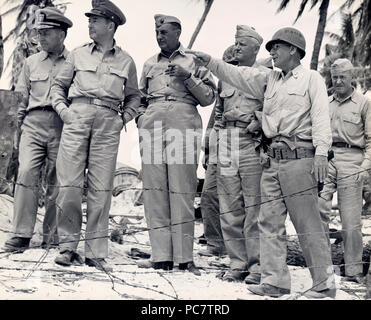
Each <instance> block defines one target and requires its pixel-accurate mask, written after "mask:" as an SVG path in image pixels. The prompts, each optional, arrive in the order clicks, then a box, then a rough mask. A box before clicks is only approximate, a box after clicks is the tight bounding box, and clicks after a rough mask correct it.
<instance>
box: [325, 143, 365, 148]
mask: <svg viewBox="0 0 371 320" xmlns="http://www.w3.org/2000/svg"><path fill="white" fill-rule="evenodd" d="M332 146H333V147H337V148H357V149H362V148H361V147H358V146H352V145H350V144H348V143H346V142H333V143H332Z"/></svg>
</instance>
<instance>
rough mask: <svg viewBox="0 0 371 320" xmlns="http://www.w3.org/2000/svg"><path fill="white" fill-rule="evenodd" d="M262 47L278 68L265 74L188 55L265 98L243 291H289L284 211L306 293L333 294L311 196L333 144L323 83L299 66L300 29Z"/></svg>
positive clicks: (312, 295) (324, 240)
mask: <svg viewBox="0 0 371 320" xmlns="http://www.w3.org/2000/svg"><path fill="white" fill-rule="evenodd" d="M266 49H267V50H268V51H269V52H270V54H271V56H272V58H273V62H274V65H275V66H276V67H278V68H280V69H281V70H282V71H276V70H274V71H271V72H270V73H268V75H267V74H266V72H262V71H261V70H259V69H258V68H254V67H238V68H237V67H234V66H231V65H228V64H226V63H224V62H222V61H220V60H217V59H212V58H211V57H210V56H209V55H207V54H204V53H200V52H194V55H195V59H196V61H197V62H198V63H199V64H201V65H205V66H206V67H207V68H208V69H209V70H210V71H212V72H213V73H214V74H215V75H216V76H217V77H218V78H219V79H220V80H222V81H225V82H228V83H230V84H231V85H233V86H235V87H236V88H238V89H240V90H242V91H244V92H245V93H248V94H250V95H251V96H253V97H255V98H257V99H263V97H264V108H263V114H262V128H263V133H264V135H265V137H266V138H267V142H266V146H265V150H266V154H265V155H264V156H263V158H262V160H264V161H265V163H264V169H263V174H262V179H261V196H262V200H261V207H260V213H259V218H258V220H259V233H260V265H261V284H260V285H249V286H248V289H249V290H250V291H251V292H253V293H255V294H258V295H268V296H271V297H280V296H282V295H284V294H288V293H290V287H291V283H290V273H289V270H288V268H287V264H286V255H287V247H286V246H287V244H286V237H285V235H286V229H285V220H286V216H287V212H289V214H290V218H291V220H292V222H293V224H294V226H295V229H296V232H297V234H298V237H299V241H300V244H301V248H302V250H303V254H304V257H305V260H306V263H307V266H308V268H309V271H310V273H311V276H312V279H313V286H312V288H311V290H308V291H307V292H306V293H305V295H306V296H307V297H308V298H324V297H334V296H335V295H336V289H335V287H334V273H333V267H332V261H331V254H330V248H329V245H328V242H327V238H326V235H325V232H324V227H323V224H322V222H321V217H320V214H319V208H318V194H317V183H318V182H323V181H324V179H325V178H326V176H327V170H328V161H327V155H328V150H329V148H330V146H331V142H332V139H331V128H330V117H329V108H328V97H327V90H326V86H325V83H324V80H323V79H322V77H321V76H320V74H319V73H318V72H316V71H313V70H310V71H309V70H306V69H304V67H303V66H302V65H301V63H300V60H301V59H302V58H303V57H304V55H305V39H304V36H303V35H302V33H301V32H300V31H299V30H297V29H295V28H291V27H286V28H282V29H280V30H278V31H277V32H276V33H275V34H274V35H273V38H272V40H271V41H269V42H268V43H267V44H266ZM190 53H191V52H190Z"/></svg>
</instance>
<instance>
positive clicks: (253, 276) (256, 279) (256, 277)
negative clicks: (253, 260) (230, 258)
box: [245, 273, 261, 284]
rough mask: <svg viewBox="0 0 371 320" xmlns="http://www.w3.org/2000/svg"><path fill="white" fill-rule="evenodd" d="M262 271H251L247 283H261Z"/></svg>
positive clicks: (246, 279)
mask: <svg viewBox="0 0 371 320" xmlns="http://www.w3.org/2000/svg"><path fill="white" fill-rule="evenodd" d="M260 278H261V276H260V273H249V275H248V276H247V277H246V278H245V283H246V284H260Z"/></svg>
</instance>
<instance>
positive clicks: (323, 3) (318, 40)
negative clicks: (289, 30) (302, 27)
mask: <svg viewBox="0 0 371 320" xmlns="http://www.w3.org/2000/svg"><path fill="white" fill-rule="evenodd" d="M280 1H281V4H280V6H279V8H278V9H277V12H281V11H282V10H284V9H285V8H286V7H287V5H288V4H289V2H290V0H280ZM319 3H320V6H319V20H318V24H317V32H316V37H315V40H314V46H313V53H312V59H311V62H310V68H311V69H313V70H317V68H318V57H319V52H320V50H321V45H322V40H323V35H324V32H325V27H326V20H327V11H328V6H329V3H330V0H312V5H311V7H310V10H311V9H313V8H314V7H315V6H316V5H317V4H319ZM307 4H308V0H302V1H301V4H300V7H299V11H298V14H297V16H296V19H295V21H294V24H295V22H296V21H297V20H298V19H299V18H300V17H301V16H302V14H303V12H304V9H305V8H306V6H307Z"/></svg>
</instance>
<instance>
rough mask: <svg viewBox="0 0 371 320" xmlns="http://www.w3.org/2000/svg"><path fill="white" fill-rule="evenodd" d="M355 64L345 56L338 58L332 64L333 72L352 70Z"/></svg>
mask: <svg viewBox="0 0 371 320" xmlns="http://www.w3.org/2000/svg"><path fill="white" fill-rule="evenodd" d="M352 70H353V64H352V63H351V62H350V61H349V60H348V59H345V58H341V59H336V60H335V61H334V63H333V64H332V65H331V73H341V72H345V71H352Z"/></svg>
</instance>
